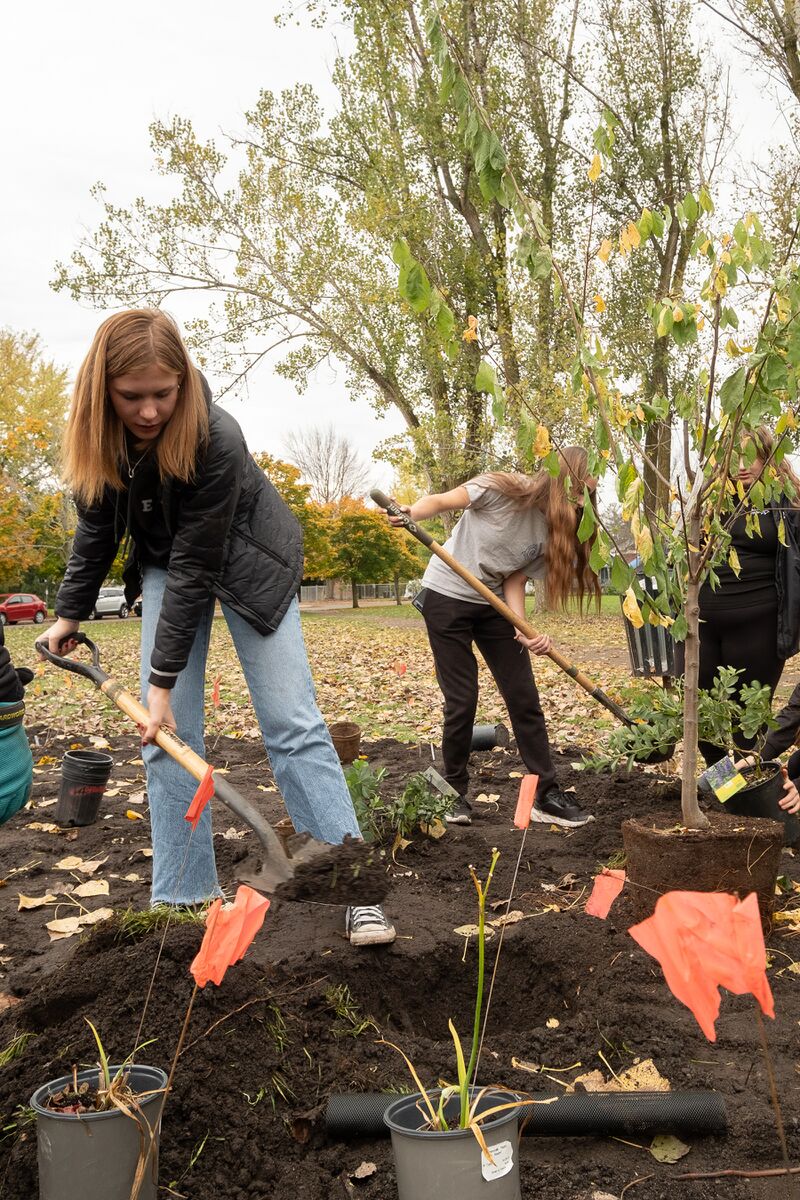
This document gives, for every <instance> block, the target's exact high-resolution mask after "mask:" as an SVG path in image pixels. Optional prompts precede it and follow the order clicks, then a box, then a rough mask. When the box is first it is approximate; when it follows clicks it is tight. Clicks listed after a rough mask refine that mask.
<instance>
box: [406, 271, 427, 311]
mask: <svg viewBox="0 0 800 1200" xmlns="http://www.w3.org/2000/svg"><path fill="white" fill-rule="evenodd" d="M403 284H404V286H403V287H402V295H403V299H404V300H407V301H408V303H409V304H410V305H411V307H412V308H413V310H414V312H416V313H421V312H424V311H425V309H426V308H427V307H428V306H429V305H430V302H431V285H430V281H429V279H428V276H427V275H426V273H425V268H424V267H423V266H422V264H421V263H418V262H415V263H413V264H412V265H411V266H410V267H409V268H408V270H407V271H406V272H405V278H404V280H403Z"/></svg>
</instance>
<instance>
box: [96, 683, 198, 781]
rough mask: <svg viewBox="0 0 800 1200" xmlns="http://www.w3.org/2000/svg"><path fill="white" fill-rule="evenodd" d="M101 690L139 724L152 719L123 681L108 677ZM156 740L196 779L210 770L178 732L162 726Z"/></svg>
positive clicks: (101, 685)
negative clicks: (124, 685)
mask: <svg viewBox="0 0 800 1200" xmlns="http://www.w3.org/2000/svg"><path fill="white" fill-rule="evenodd" d="M100 691H101V692H105V694H106V695H107V696H108V698H109V700H113V701H114V703H115V704H116V706H117V708H119V709H121V710H122V712H124V713H125V715H126V716H128V717H130V718H131V720H133V721H135V722H136V724H137V725H147V723H148V721H149V720H150V714H149V713H148V711H147V709H146V708H145V706H144V705H143V704H141V703H140V702H139V701H138V700H137V699H136V697H135V696H133V695H132V694H131V693H130V692H129V691H128V690H127V688H124V687H123V686H122V684H121V683H117V681H116V680H115V679H107V680H106V682H105V683H101V684H100ZM155 740H156V745H157V746H160V747H161V749H162V750H165V751H166V753H167V754H168V755H169V756H170V758H174V759H175V762H176V763H179V764H180V765H181V766H182V767H183V768H184V770H186V771H188V772H189V774H190V775H193V776H194V778H195V779H198V780H200V779H202V778H203V777H204V776H205V774H206V772H207V771H208V763H207V762H205V761H204V760H203V759H202V758H201V757H200V755H199V754H197V753H196V752H195V751H194V750H192V748H191V746H187V745H186V742H184V741H182V739H181V738H179V737H178V735H177V733H172V731H171V730H169V729H164V727H163V726H162V727H161V728H160V729H159V731H158V733H157V734H156V738H155Z"/></svg>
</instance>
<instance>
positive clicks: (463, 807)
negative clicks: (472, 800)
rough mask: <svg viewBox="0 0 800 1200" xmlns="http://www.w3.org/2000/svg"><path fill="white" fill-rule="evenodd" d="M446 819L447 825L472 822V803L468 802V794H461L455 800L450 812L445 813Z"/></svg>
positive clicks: (469, 823)
mask: <svg viewBox="0 0 800 1200" xmlns="http://www.w3.org/2000/svg"><path fill="white" fill-rule="evenodd" d="M444 819H445V823H446V824H447V825H471V824H472V805H471V804H469V803H468V802H467V798H466V796H459V797H458V799H457V800H454V801H453V807H452V808H451V809H450V812H449V813H445V817H444Z"/></svg>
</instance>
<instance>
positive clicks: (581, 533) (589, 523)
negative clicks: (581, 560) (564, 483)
mask: <svg viewBox="0 0 800 1200" xmlns="http://www.w3.org/2000/svg"><path fill="white" fill-rule="evenodd" d="M596 525H597V518H596V517H595V513H594V507H593V505H592V501H591V498H590V496H589V489H588V488H587V487H584V489H583V515H582V517H581V522H580V525H579V526H578V541H579V542H588V540H589V538H590V537H591V536H592V534H593V533H594V530H595V526H596Z"/></svg>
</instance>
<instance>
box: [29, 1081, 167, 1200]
mask: <svg viewBox="0 0 800 1200" xmlns="http://www.w3.org/2000/svg"><path fill="white" fill-rule="evenodd" d="M110 1069H111V1074H112V1076H113V1075H114V1074H115V1073H116V1071H118V1070H119V1067H111V1068H110ZM126 1071H127V1074H128V1083H129V1085H130V1087H131V1090H132V1091H133V1092H134V1093H135V1094H136V1095H137V1096H140V1097H142V1098H141V1099H140V1100H139V1107H140V1109H141V1113H140V1114H137V1115H136V1116H135V1117H134V1118H132V1117H128V1116H125V1114H124V1113H121V1112H120V1111H119V1110H118V1109H110V1110H109V1111H108V1112H96V1113H82V1114H76V1113H58V1112H52V1111H51V1110H50V1109H49V1108H47V1107H46V1104H47V1098H48V1096H52V1095H53V1093H54V1092H60V1091H62V1090H63V1089H64V1088H65V1087H67V1086H68V1085H69V1084H71V1083H72V1076H71V1075H62V1076H61V1078H60V1079H53V1080H51V1082H50V1083H46V1084H44V1086H43V1087H40V1088H39V1089H38V1090H37V1091H35V1092H34V1094H33V1096H32V1097H31V1108H33V1109H34V1110H35V1112H36V1118H37V1141H38V1159H39V1200H129V1198H130V1195H131V1189H132V1187H133V1183H134V1179H135V1177H136V1168H137V1166H138V1163H139V1158H140V1155H143V1154H145V1153H147V1151H148V1150H149V1157H148V1161H147V1170H146V1171H145V1175H144V1179H143V1180H142V1186H141V1190H140V1191H139V1195H138V1200H156V1196H157V1192H158V1137H159V1132H160V1130H159V1129H158V1128H157V1126H156V1122H157V1120H158V1114H159V1112H160V1110H161V1099H162V1093H163V1090H164V1088H165V1087H166V1085H167V1076H166V1075H165V1073H164V1072H163V1071H161V1070H159V1069H158V1067H139V1066H131V1067H126ZM86 1082H88V1083H91V1084H93V1085H94V1084H96V1082H97V1069H96V1068H95V1069H94V1070H91V1071H79V1072H78V1083H86ZM152 1093H155V1094H152ZM151 1136H152V1137H153V1138H154V1140H155V1144H154V1145H153V1146H152V1147H151V1145H150V1140H151Z"/></svg>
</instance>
